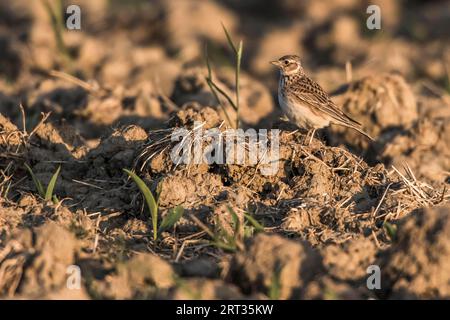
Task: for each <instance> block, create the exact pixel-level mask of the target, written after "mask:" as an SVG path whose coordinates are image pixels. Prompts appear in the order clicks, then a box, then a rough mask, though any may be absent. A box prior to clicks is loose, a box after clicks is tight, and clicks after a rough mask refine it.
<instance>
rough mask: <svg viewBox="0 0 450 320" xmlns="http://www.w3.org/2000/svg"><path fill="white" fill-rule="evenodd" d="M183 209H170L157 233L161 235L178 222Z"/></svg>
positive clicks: (180, 207)
mask: <svg viewBox="0 0 450 320" xmlns="http://www.w3.org/2000/svg"><path fill="white" fill-rule="evenodd" d="M183 213H184V208H183V207H182V206H176V207H175V208H173V209H171V210H170V211H169V213H168V214H167V215H166V216H165V218H164V219H163V221H162V222H161V225H160V226H159V229H158V233H161V232H163V231H165V230H167V229H169V228H171V227H172V226H173V225H175V223H177V221H178V220H180V218H181V217H182V216H183Z"/></svg>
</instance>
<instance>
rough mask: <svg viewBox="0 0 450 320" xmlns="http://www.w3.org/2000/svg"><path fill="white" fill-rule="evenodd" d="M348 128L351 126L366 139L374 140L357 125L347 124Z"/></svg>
mask: <svg viewBox="0 0 450 320" xmlns="http://www.w3.org/2000/svg"><path fill="white" fill-rule="evenodd" d="M348 127H349V128H352V129H353V130H356V131H358V132H359V133H361V134H362V135H364V136H365V137H366V138H367V139H369V140H370V141H375V139H374V138H372V137H371V136H370V135H369V134H368V133H365V132H364V131H363V130H362V129H361V128H360V127H357V126H348Z"/></svg>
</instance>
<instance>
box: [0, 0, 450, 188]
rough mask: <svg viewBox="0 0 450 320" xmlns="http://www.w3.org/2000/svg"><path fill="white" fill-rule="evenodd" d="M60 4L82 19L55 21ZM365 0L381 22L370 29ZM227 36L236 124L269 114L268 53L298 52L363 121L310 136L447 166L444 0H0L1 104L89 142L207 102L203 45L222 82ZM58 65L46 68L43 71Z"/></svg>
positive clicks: (275, 114) (449, 26) (421, 168)
mask: <svg viewBox="0 0 450 320" xmlns="http://www.w3.org/2000/svg"><path fill="white" fill-rule="evenodd" d="M69 4H77V5H79V7H80V8H81V30H67V28H66V27H65V26H64V21H65V19H67V18H68V16H69V15H68V14H64V11H65V8H66V7H67V6H68V5H69ZM371 4H375V5H378V6H379V8H380V9H381V29H380V30H376V29H375V30H369V29H368V28H367V26H366V21H367V19H368V18H369V16H370V14H368V13H366V10H367V7H368V6H369V5H371ZM221 24H223V25H224V26H226V28H227V29H228V31H229V33H230V35H231V36H232V38H233V41H235V43H237V42H238V41H239V40H243V44H244V50H243V57H242V59H243V60H242V70H243V72H242V74H241V100H242V103H241V105H242V106H241V109H242V110H241V112H240V118H241V122H242V125H243V126H244V127H270V126H272V125H274V124H275V125H276V123H277V121H279V118H280V116H281V113H280V110H279V107H278V105H277V102H276V99H275V98H276V90H277V81H278V73H277V71H276V70H274V68H273V66H271V65H270V64H269V61H271V60H274V59H276V58H278V57H280V56H282V55H284V54H298V55H300V57H301V58H302V59H303V64H304V66H305V69H306V71H307V72H308V74H309V75H310V76H311V77H312V78H313V79H314V80H316V81H318V82H319V83H320V84H321V85H322V86H323V87H324V89H326V90H327V91H328V92H331V93H333V95H334V98H335V101H336V102H337V103H338V104H340V105H341V106H343V108H344V109H345V110H346V111H347V112H349V113H350V114H351V115H352V116H353V117H355V118H356V119H357V120H359V121H360V122H362V123H363V124H364V126H365V128H366V130H367V131H368V132H369V133H370V134H372V135H373V136H375V137H376V138H377V141H376V142H375V143H373V144H370V145H369V144H368V142H367V141H365V140H364V139H363V138H361V137H359V136H358V135H355V133H353V132H349V131H347V130H343V129H341V128H331V129H329V130H325V131H324V132H322V138H324V139H326V140H327V143H329V144H332V145H346V146H348V147H349V148H350V149H351V150H353V151H354V152H357V153H358V154H360V155H362V156H364V157H365V159H366V160H367V161H369V162H371V163H376V162H384V163H386V164H391V163H396V162H401V161H404V160H405V159H407V160H408V163H410V165H411V166H412V167H413V168H414V169H416V171H418V174H419V175H420V176H422V177H424V178H426V179H429V180H430V181H434V182H440V183H442V182H446V181H447V182H448V177H449V171H450V163H449V162H450V160H449V159H450V156H449V155H450V151H449V150H450V147H449V141H448V139H450V138H449V136H450V132H449V129H447V128H449V127H450V126H449V125H448V124H449V123H448V119H449V114H450V111H449V92H450V47H449V45H450V42H449V38H450V32H449V30H450V2H449V1H390V0H377V1H357V0H333V1H330V0H327V1H307V0H305V1H296V0H281V1H268V0H264V1H256V0H248V1H237V0H215V1H198V0H160V1H158V0H154V1H127V2H124V1H118V0H96V1H88V0H74V1H59V0H48V1H47V0H43V1H25V0H17V1H6V0H1V1H0V113H1V114H2V115H4V116H6V117H8V118H9V119H11V120H12V121H13V122H14V123H16V124H19V123H20V122H21V111H20V108H19V107H18V106H19V104H20V103H21V104H22V105H23V107H24V110H25V112H26V114H27V120H28V121H27V126H29V127H30V128H32V127H33V126H34V125H35V124H36V123H37V122H38V121H39V119H40V114H41V112H49V111H51V112H52V115H51V118H50V119H51V121H54V122H55V123H59V124H60V125H67V126H71V127H73V128H74V129H75V131H76V132H77V134H79V135H80V137H81V138H82V139H83V141H84V142H83V143H85V144H86V145H87V146H90V147H94V146H96V145H97V144H98V141H99V138H101V137H102V136H105V135H107V134H109V133H111V131H112V130H113V128H115V127H118V126H122V125H127V124H136V125H140V126H142V127H143V128H145V129H146V130H150V129H155V128H160V127H161V126H163V124H164V122H165V121H167V120H168V119H170V115H171V112H172V111H175V110H177V109H179V108H181V107H183V105H185V104H193V103H194V104H195V105H196V106H197V107H199V108H201V107H203V106H213V107H217V105H218V104H217V101H216V100H215V99H214V96H213V95H212V94H211V92H210V91H209V88H208V86H207V85H206V84H205V76H206V67H205V46H208V55H209V57H210V60H211V63H212V67H213V69H214V71H215V72H214V74H215V77H216V78H217V82H218V83H219V84H220V85H221V86H222V88H224V90H230V91H231V92H232V90H233V89H234V88H233V86H234V80H233V79H234V78H233V77H234V74H233V63H234V62H233V55H232V52H231V50H230V48H229V46H228V43H227V39H226V36H225V34H224V32H223V29H222V25H221ZM55 71H56V73H55Z"/></svg>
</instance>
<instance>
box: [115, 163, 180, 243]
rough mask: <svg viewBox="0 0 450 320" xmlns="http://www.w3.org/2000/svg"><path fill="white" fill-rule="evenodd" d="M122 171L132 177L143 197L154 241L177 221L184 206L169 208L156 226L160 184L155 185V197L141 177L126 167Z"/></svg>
mask: <svg viewBox="0 0 450 320" xmlns="http://www.w3.org/2000/svg"><path fill="white" fill-rule="evenodd" d="M123 171H125V172H126V173H127V174H128V176H129V177H130V178H131V179H133V181H134V182H135V183H136V185H137V186H138V188H139V190H140V191H141V193H142V195H143V197H144V199H145V202H146V204H147V207H148V208H149V211H150V216H151V219H152V228H153V240H155V241H156V240H158V237H159V235H160V234H161V233H162V232H164V231H166V230H168V229H170V228H172V227H173V226H174V225H175V224H176V223H177V222H178V220H180V219H181V217H182V216H183V213H184V208H183V207H182V206H177V207H175V208H173V209H171V210H169V212H168V213H167V215H166V216H165V217H164V219H163V220H162V221H161V225H160V226H159V228H158V210H159V209H158V200H159V195H160V193H161V184H159V185H158V187H157V190H156V198H155V197H154V196H153V194H152V192H151V191H150V189H149V188H148V187H147V185H146V184H145V182H144V181H143V180H142V179H141V178H139V176H138V175H136V174H135V173H134V172H132V171H130V170H127V169H123Z"/></svg>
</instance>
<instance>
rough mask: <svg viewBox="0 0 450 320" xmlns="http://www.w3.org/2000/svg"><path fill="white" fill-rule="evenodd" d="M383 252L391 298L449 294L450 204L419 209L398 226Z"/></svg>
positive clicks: (384, 274) (386, 286)
mask: <svg viewBox="0 0 450 320" xmlns="http://www.w3.org/2000/svg"><path fill="white" fill-rule="evenodd" d="M396 237H397V241H395V243H394V244H393V245H392V247H391V248H390V249H389V250H388V251H387V252H386V253H385V254H383V258H382V265H381V270H382V289H383V290H385V291H386V294H387V295H388V297H389V298H391V299H424V298H425V299H426V298H437V299H448V298H449V297H450V207H449V206H444V207H435V208H429V209H419V210H416V211H414V212H412V213H411V214H410V215H409V216H407V217H405V218H404V219H403V220H402V221H401V222H400V223H399V225H398V228H397V232H396Z"/></svg>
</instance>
